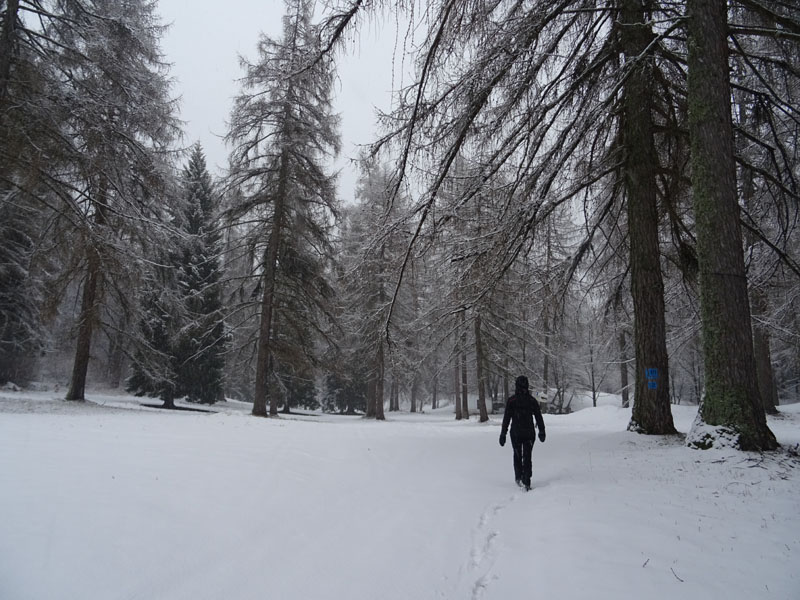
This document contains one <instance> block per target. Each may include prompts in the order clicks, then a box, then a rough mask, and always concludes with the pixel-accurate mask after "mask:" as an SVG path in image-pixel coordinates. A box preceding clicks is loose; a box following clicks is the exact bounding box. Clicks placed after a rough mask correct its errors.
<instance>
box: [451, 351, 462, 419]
mask: <svg viewBox="0 0 800 600" xmlns="http://www.w3.org/2000/svg"><path fill="white" fill-rule="evenodd" d="M460 356H461V354H460V352H459V351H458V342H456V346H455V348H454V350H453V395H454V396H455V406H456V421H460V420H461V419H463V418H464V416H463V415H462V414H461V398H460V396H461V374H460V371H459V357H460Z"/></svg>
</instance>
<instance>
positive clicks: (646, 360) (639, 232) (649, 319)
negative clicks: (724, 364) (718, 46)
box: [622, 0, 677, 435]
mask: <svg viewBox="0 0 800 600" xmlns="http://www.w3.org/2000/svg"><path fill="white" fill-rule="evenodd" d="M622 22H623V30H622V31H623V33H622V43H623V48H624V52H625V57H626V63H629V64H631V73H630V75H629V77H628V79H627V81H626V82H625V88H624V91H623V94H624V100H623V106H624V116H623V120H622V121H623V125H622V127H623V142H624V152H625V167H624V171H625V175H624V177H625V189H626V192H627V200H628V202H627V208H628V239H629V240H630V247H631V248H630V262H631V294H632V296H633V313H634V347H635V354H636V378H635V391H634V400H633V412H632V416H631V423H630V425H629V427H628V428H629V429H631V430H633V431H638V432H641V433H646V434H653V435H664V434H673V433H677V431H676V430H675V425H674V424H673V421H672V411H671V407H670V401H669V368H668V362H667V337H666V320H665V316H664V281H663V279H662V275H661V254H660V250H659V245H658V208H657V191H658V190H657V185H656V174H657V170H658V156H657V154H656V149H655V143H654V137H653V135H654V134H653V130H654V127H653V112H652V104H653V99H652V91H651V90H652V85H653V82H654V64H653V58H652V56H650V55H648V50H647V48H648V46H649V44H650V42H651V41H652V39H653V32H652V30H651V29H650V26H649V25H647V24H646V21H645V14H644V10H643V8H642V3H641V2H639V1H638V0H622ZM648 374H650V375H655V377H648V376H647V375H648Z"/></svg>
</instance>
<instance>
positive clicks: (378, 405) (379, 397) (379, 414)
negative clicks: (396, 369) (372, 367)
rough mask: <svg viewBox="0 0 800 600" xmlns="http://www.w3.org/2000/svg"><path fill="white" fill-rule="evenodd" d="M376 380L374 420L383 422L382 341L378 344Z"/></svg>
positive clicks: (384, 418) (384, 417)
mask: <svg viewBox="0 0 800 600" xmlns="http://www.w3.org/2000/svg"><path fill="white" fill-rule="evenodd" d="M377 363H378V374H377V376H378V378H377V380H376V383H375V420H376V421H385V420H386V415H385V414H384V412H383V383H384V371H385V369H384V352H383V339H381V340H380V343H379V344H378V361H377Z"/></svg>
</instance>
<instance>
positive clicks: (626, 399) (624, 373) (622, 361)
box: [619, 330, 630, 408]
mask: <svg viewBox="0 0 800 600" xmlns="http://www.w3.org/2000/svg"><path fill="white" fill-rule="evenodd" d="M626 346H627V344H626V343H625V331H624V330H620V332H619V385H620V388H622V408H628V407H629V406H630V392H629V390H628V358H627V357H626V356H625V348H626Z"/></svg>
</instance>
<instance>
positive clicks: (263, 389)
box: [253, 148, 289, 417]
mask: <svg viewBox="0 0 800 600" xmlns="http://www.w3.org/2000/svg"><path fill="white" fill-rule="evenodd" d="M278 177H279V179H278V189H277V190H276V194H275V199H274V209H273V211H274V212H273V215H272V231H271V232H270V236H269V243H268V244H267V250H266V252H265V255H264V275H263V278H262V282H263V284H264V292H263V294H262V296H261V323H260V325H259V330H258V354H257V357H256V389H255V395H254V397H253V414H254V415H256V416H258V417H266V416H267V399H268V397H269V377H270V373H269V365H270V353H271V351H272V348H271V339H270V338H271V337H272V315H273V312H274V302H275V280H276V278H277V272H278V251H279V249H280V243H281V227H282V226H283V212H284V210H285V203H286V189H287V179H288V177H289V151H288V149H286V148H284V150H283V152H282V153H281V166H280V172H279V174H278ZM269 414H270V415H273V416H274V415H277V414H278V402H277V398H271V399H270V401H269Z"/></svg>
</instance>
